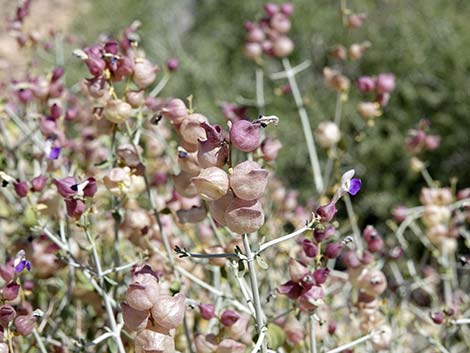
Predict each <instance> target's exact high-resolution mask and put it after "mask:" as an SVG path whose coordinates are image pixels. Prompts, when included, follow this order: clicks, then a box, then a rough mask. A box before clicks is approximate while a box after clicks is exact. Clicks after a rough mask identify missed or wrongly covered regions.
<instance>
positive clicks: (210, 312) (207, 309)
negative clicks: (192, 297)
mask: <svg viewBox="0 0 470 353" xmlns="http://www.w3.org/2000/svg"><path fill="white" fill-rule="evenodd" d="M199 313H200V314H201V317H202V318H203V319H204V320H210V319H212V318H213V317H214V316H215V308H214V305H212V304H204V303H201V304H199Z"/></svg>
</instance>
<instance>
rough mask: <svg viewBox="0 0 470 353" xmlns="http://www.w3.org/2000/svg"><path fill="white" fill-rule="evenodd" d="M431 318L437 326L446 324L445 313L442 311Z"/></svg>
mask: <svg viewBox="0 0 470 353" xmlns="http://www.w3.org/2000/svg"><path fill="white" fill-rule="evenodd" d="M430 317H431V320H432V321H433V322H434V323H435V324H437V325H440V324H442V323H443V322H444V318H445V317H444V313H443V312H442V311H438V312H435V313H431V314H430Z"/></svg>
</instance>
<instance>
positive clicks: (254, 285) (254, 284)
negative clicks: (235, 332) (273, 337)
mask: <svg viewBox="0 0 470 353" xmlns="http://www.w3.org/2000/svg"><path fill="white" fill-rule="evenodd" d="M243 246H244V247H245V251H246V257H247V262H248V270H249V273H250V282H251V292H252V295H253V304H254V306H255V316H256V329H257V330H258V334H261V333H262V332H263V328H264V319H263V309H262V308H261V301H260V298H259V289H258V288H259V287H258V279H257V278H256V270H255V265H254V263H253V262H254V256H253V253H252V252H251V247H250V241H249V239H248V234H247V233H244V234H243ZM262 352H263V353H266V352H267V351H266V345H265V344H263V346H262Z"/></svg>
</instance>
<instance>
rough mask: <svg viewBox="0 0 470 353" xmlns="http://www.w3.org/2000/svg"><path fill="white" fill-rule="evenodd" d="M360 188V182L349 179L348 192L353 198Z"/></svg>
mask: <svg viewBox="0 0 470 353" xmlns="http://www.w3.org/2000/svg"><path fill="white" fill-rule="evenodd" d="M361 186H362V180H361V179H358V178H353V179H351V182H350V184H349V190H348V192H349V193H350V194H351V195H353V196H354V195H356V194H357V193H358V192H359V190H361Z"/></svg>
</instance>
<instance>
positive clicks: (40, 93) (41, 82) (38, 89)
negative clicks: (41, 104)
mask: <svg viewBox="0 0 470 353" xmlns="http://www.w3.org/2000/svg"><path fill="white" fill-rule="evenodd" d="M33 94H34V96H35V97H36V98H38V99H46V98H47V96H48V95H49V81H47V80H46V79H45V78H44V77H39V78H38V79H37V81H36V82H35V83H34V86H33Z"/></svg>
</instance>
